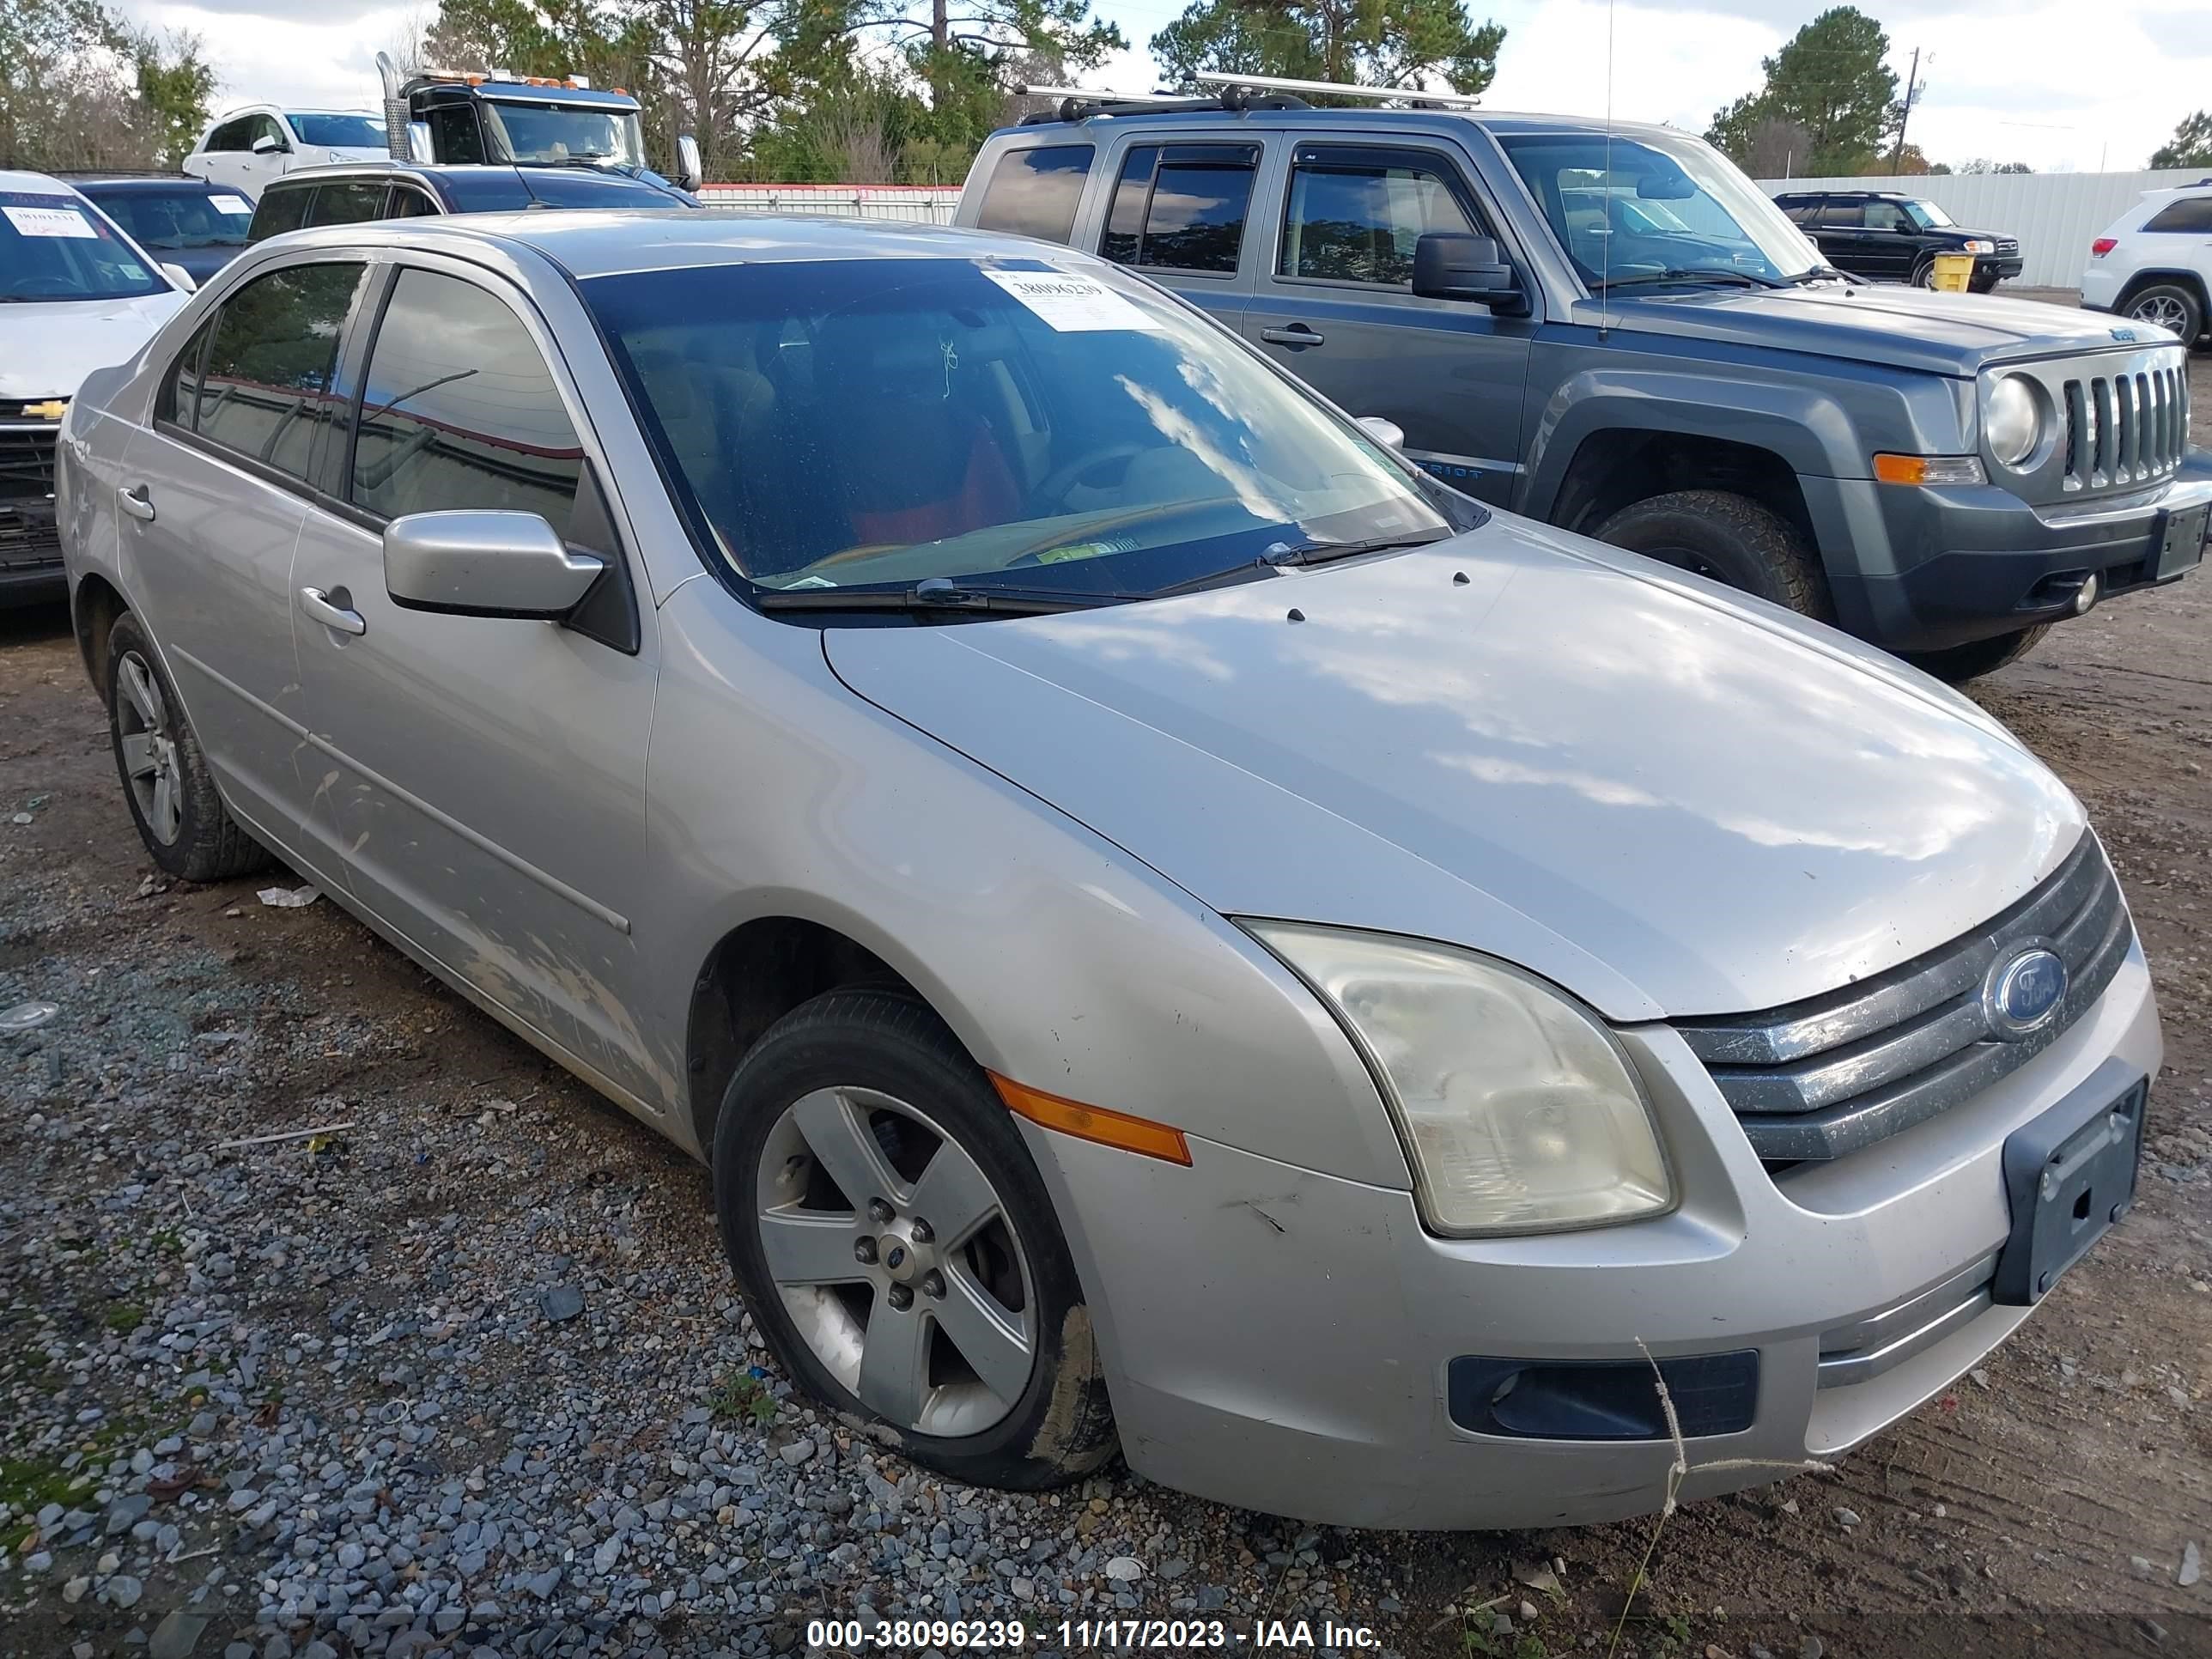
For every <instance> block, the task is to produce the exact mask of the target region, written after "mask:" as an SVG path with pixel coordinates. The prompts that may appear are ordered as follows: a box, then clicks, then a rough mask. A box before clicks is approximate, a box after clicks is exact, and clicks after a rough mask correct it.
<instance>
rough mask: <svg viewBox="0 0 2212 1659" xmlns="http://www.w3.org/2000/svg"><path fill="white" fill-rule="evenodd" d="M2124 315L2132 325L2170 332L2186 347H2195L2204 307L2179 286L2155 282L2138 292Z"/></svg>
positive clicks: (2202, 330) (2202, 325) (2195, 297)
mask: <svg viewBox="0 0 2212 1659" xmlns="http://www.w3.org/2000/svg"><path fill="white" fill-rule="evenodd" d="M2127 316H2128V319H2129V320H2130V321H2131V322H2137V323H2155V324H2156V325H2158V326H2159V327H2160V328H2170V329H2172V331H2174V332H2175V333H2176V334H2179V336H2180V337H2181V343H2182V344H2184V345H2185V346H2190V345H2195V344H2196V343H2197V336H2198V335H2200V334H2202V333H2203V332H2204V307H2203V304H2202V303H2201V302H2200V301H2198V300H2197V295H2195V294H2193V293H2192V292H2191V291H2190V290H2189V289H2185V288H2184V287H2183V286H2182V285H2181V284H2180V283H2152V284H2151V285H2150V286H2149V287H2148V288H2145V289H2137V290H2136V292H2135V294H2134V295H2131V296H2130V299H2129V301H2128V308H2127Z"/></svg>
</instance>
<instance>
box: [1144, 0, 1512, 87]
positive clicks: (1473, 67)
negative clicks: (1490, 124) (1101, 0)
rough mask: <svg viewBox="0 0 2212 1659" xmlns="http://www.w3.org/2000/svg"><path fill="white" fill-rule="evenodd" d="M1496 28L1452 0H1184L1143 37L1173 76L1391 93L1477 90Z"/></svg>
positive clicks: (1492, 61)
mask: <svg viewBox="0 0 2212 1659" xmlns="http://www.w3.org/2000/svg"><path fill="white" fill-rule="evenodd" d="M1504 44H1505V30H1504V27H1502V26H1501V25H1499V24H1497V23H1490V22H1485V23H1477V22H1476V21H1474V17H1473V16H1472V15H1470V14H1469V12H1468V9H1467V7H1466V6H1465V5H1464V4H1462V0H1193V3H1192V4H1191V5H1190V6H1189V7H1188V8H1187V9H1185V10H1184V12H1183V14H1182V15H1181V16H1180V17H1178V18H1176V20H1175V21H1174V22H1172V23H1170V24H1169V25H1168V26H1167V27H1165V28H1164V29H1162V30H1161V31H1160V32H1159V33H1158V34H1155V35H1154V36H1153V37H1152V56H1153V57H1155V58H1158V60H1159V62H1160V63H1161V64H1162V65H1163V66H1164V68H1165V69H1166V70H1168V72H1169V74H1170V76H1171V77H1173V78H1175V79H1178V80H1182V79H1188V77H1189V76H1190V75H1191V74H1193V73H1194V71H1196V70H1219V71H1222V72H1224V73H1226V74H1231V75H1235V74H1246V75H1275V76H1289V77H1291V78H1292V79H1295V80H1317V81H1343V82H1351V83H1353V84H1355V85H1358V86H1370V87H1395V86H1406V85H1408V84H1413V83H1415V82H1417V80H1418V78H1419V77H1421V76H1428V75H1431V74H1433V75H1437V76H1442V77H1443V79H1444V80H1445V81H1447V82H1449V83H1450V84H1451V87H1452V88H1453V90H1455V91H1457V92H1462V93H1469V94H1473V93H1480V92H1481V91H1483V90H1484V89H1485V88H1487V87H1488V86H1489V85H1490V83H1491V82H1492V79H1493V78H1495V76H1497V73H1498V49H1499V48H1500V47H1501V46H1504Z"/></svg>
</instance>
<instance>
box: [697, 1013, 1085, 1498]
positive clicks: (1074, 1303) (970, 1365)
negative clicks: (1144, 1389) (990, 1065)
mask: <svg viewBox="0 0 2212 1659" xmlns="http://www.w3.org/2000/svg"><path fill="white" fill-rule="evenodd" d="M714 1194H715V1205H716V1208H717V1210H718V1211H719V1212H720V1220H721V1228H722V1239H723V1243H724V1246H725V1248H726V1249H727V1250H728V1252H729V1255H730V1258H731V1261H732V1264H733V1265H734V1266H735V1267H736V1269H737V1273H738V1280H739V1283H740V1284H741V1285H742V1286H743V1287H744V1293H745V1305H746V1307H747V1308H748V1309H749V1310H750V1311H751V1313H752V1316H753V1318H754V1320H755V1322H757V1324H758V1325H759V1327H760V1328H761V1329H762V1331H763V1334H765V1335H766V1336H767V1338H768V1340H769V1346H771V1347H772V1348H773V1349H774V1350H775V1353H776V1356H777V1358H780V1359H781V1361H782V1362H783V1364H784V1366H785V1368H786V1369H787V1370H788V1371H790V1372H791V1374H792V1375H793V1376H794V1377H795V1378H796V1379H797V1380H799V1382H800V1383H803V1384H804V1385H805V1387H806V1389H808V1391H809V1392H811V1393H812V1394H813V1395H816V1396H817V1398H819V1399H821V1400H823V1401H824V1402H826V1403H827V1404H829V1406H831V1407H834V1408H836V1409H838V1410H840V1411H842V1412H844V1413H848V1414H849V1415H851V1416H853V1417H856V1418H861V1419H871V1420H872V1421H873V1422H874V1423H876V1424H878V1425H881V1427H882V1430H883V1431H884V1433H883V1435H882V1437H883V1438H884V1439H886V1440H888V1441H890V1443H893V1444H896V1446H898V1447H899V1448H900V1449H902V1450H903V1451H905V1452H906V1453H907V1455H909V1456H911V1457H913V1458H914V1459H915V1461H916V1462H921V1463H926V1464H928V1465H929V1466H931V1467H932V1468H938V1469H941V1470H943V1471H944V1472H945V1473H946V1474H951V1475H954V1476H956V1477H957V1478H959V1479H961V1480H969V1481H974V1482H976V1483H978V1484H981V1485H986V1486H1011V1487H1016V1488H1028V1489H1034V1488H1037V1487H1042V1486H1057V1485H1060V1484H1062V1483H1063V1482H1066V1481H1067V1480H1074V1479H1077V1478H1079V1477H1080V1476H1081V1475H1084V1474H1088V1473H1089V1472H1091V1470H1093V1469H1095V1468H1097V1467H1098V1466H1099V1465H1100V1464H1101V1463H1103V1462H1105V1461H1106V1459H1107V1458H1108V1457H1109V1456H1110V1455H1112V1453H1113V1451H1114V1449H1115V1437H1114V1431H1113V1416H1112V1413H1111V1411H1110V1409H1109V1407H1108V1404H1107V1400H1106V1388H1105V1377H1104V1374H1103V1371H1102V1370H1101V1369H1100V1367H1099V1362H1098V1358H1097V1347H1096V1345H1095V1343H1094V1342H1093V1341H1092V1340H1091V1322H1090V1316H1089V1313H1088V1310H1087V1309H1086V1308H1085V1304H1084V1301H1083V1296H1082V1291H1081V1288H1080V1286H1079V1285H1078V1283H1077V1281H1076V1279H1075V1273H1074V1269H1073V1266H1072V1264H1071V1263H1070V1262H1069V1261H1068V1256H1067V1249H1066V1244H1065V1243H1063V1242H1062V1240H1061V1237H1060V1229H1059V1226H1058V1225H1057V1222H1056V1220H1055V1218H1054V1214H1053V1211H1052V1206H1051V1202H1050V1200H1049V1199H1048V1196H1047V1195H1046V1193H1045V1190H1044V1185H1043V1182H1042V1181H1041V1180H1040V1179H1039V1177H1038V1176H1037V1173H1036V1167H1035V1165H1034V1164H1032V1163H1031V1162H1030V1156H1029V1151H1028V1148H1027V1147H1026V1146H1024V1145H1023V1143H1022V1139H1021V1135H1020V1133H1019V1132H1018V1130H1017V1129H1016V1128H1015V1127H1014V1123H1013V1118H1012V1114H1011V1113H1009V1112H1008V1111H1007V1110H1006V1107H1005V1105H1004V1104H1003V1103H1001V1102H1000V1100H999V1098H998V1096H997V1094H996V1092H995V1091H994V1090H993V1089H992V1087H991V1085H990V1082H989V1079H987V1078H986V1077H985V1076H984V1075H983V1073H982V1072H981V1069H980V1068H979V1067H978V1066H976V1065H975V1062H974V1061H973V1060H970V1059H969V1057H968V1055H967V1054H966V1053H965V1052H964V1051H963V1049H962V1048H960V1046H959V1044H958V1042H957V1041H956V1040H955V1039H954V1038H953V1036H952V1034H951V1032H950V1031H949V1030H946V1029H945V1025H944V1024H943V1023H942V1022H941V1021H939V1019H938V1018H937V1017H936V1016H935V1015H934V1014H933V1013H932V1012H930V1010H929V1009H927V1007H925V1006H922V1005H921V1003H919V1002H917V1001H915V1000H913V999H912V998H910V997H908V996H905V995H902V994H898V993H896V992H890V991H840V992H831V993H829V994H827V995H824V996H822V997H818V998H817V999H815V1000H814V1001H812V1002H811V1003H808V1004H806V1005H805V1006H803V1007H801V1008H799V1009H798V1010H797V1011H795V1012H793V1013H792V1014H790V1015H788V1016H787V1017H786V1018H784V1019H783V1020H781V1021H780V1022H778V1024H776V1025H775V1026H774V1027H773V1028H771V1029H770V1030H769V1032H768V1034H767V1035H766V1036H763V1038H762V1039H761V1040H760V1042H759V1043H758V1044H757V1045H756V1046H755V1048H753V1049H752V1051H751V1052H750V1053H749V1054H747V1055H746V1056H745V1059H744V1064H743V1065H741V1066H739V1067H738V1074H737V1076H736V1077H735V1078H733V1079H732V1080H731V1084H730V1088H729V1091H728V1093H727V1095H726V1097H725V1098H724V1102H723V1106H722V1114H721V1116H720V1120H719V1121H718V1122H717V1124H716V1131H715V1136H714Z"/></svg>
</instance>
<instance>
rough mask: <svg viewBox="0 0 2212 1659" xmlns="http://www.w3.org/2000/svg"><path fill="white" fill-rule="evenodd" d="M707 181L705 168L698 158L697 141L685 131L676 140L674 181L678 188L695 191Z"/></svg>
mask: <svg viewBox="0 0 2212 1659" xmlns="http://www.w3.org/2000/svg"><path fill="white" fill-rule="evenodd" d="M706 181H707V169H706V167H705V165H704V164H703V163H702V162H701V161H700V160H699V141H698V140H697V139H696V138H694V137H692V136H691V135H690V133H688V132H687V133H685V134H684V136H683V137H680V138H678V140H677V141H676V183H677V185H678V188H679V189H682V190H689V191H696V190H697V189H698V188H699V186H700V185H702V184H704V183H706Z"/></svg>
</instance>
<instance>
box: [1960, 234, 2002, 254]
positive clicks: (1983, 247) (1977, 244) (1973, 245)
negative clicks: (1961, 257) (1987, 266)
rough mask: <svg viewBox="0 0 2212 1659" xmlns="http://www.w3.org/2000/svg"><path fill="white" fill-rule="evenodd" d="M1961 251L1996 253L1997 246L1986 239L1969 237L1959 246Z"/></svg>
mask: <svg viewBox="0 0 2212 1659" xmlns="http://www.w3.org/2000/svg"><path fill="white" fill-rule="evenodd" d="M1959 251H1960V252H1961V253H1995V252H1996V251H1997V245H1996V243H1995V242H1992V241H1990V240H1987V239H1985V238H1984V237H1980V236H1969V237H1968V238H1967V239H1966V240H1965V241H1963V242H1961V243H1960V244H1959Z"/></svg>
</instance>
